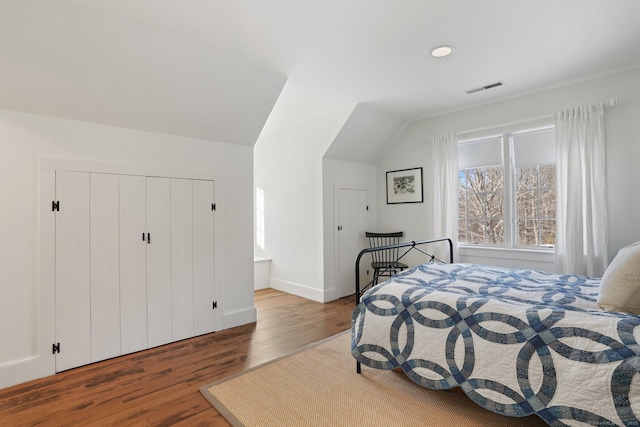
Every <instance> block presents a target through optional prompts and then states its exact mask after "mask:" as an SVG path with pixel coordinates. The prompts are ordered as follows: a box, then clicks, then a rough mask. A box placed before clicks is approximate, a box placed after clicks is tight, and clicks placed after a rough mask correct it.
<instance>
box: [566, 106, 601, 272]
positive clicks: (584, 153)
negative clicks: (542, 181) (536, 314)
mask: <svg viewBox="0 0 640 427" xmlns="http://www.w3.org/2000/svg"><path fill="white" fill-rule="evenodd" d="M554 117H555V125H556V149H557V153H556V154H557V166H556V167H557V181H558V182H557V191H558V193H557V203H558V207H557V209H558V210H557V224H556V230H557V232H556V248H555V249H556V271H557V272H558V273H564V274H582V275H587V276H591V277H601V276H602V275H603V274H604V270H605V269H606V268H607V265H608V263H609V255H608V238H607V234H608V232H607V201H606V175H605V147H604V111H603V107H602V105H588V106H585V107H580V108H574V109H570V110H566V111H561V112H558V113H556V114H555V116H554Z"/></svg>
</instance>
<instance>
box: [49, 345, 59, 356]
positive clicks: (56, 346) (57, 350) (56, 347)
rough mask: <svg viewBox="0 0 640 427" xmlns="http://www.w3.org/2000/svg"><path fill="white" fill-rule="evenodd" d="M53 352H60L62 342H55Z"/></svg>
mask: <svg viewBox="0 0 640 427" xmlns="http://www.w3.org/2000/svg"><path fill="white" fill-rule="evenodd" d="M51 353H52V354H56V353H60V343H54V344H53V346H52V348H51Z"/></svg>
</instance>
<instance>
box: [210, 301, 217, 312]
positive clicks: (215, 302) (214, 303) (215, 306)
mask: <svg viewBox="0 0 640 427" xmlns="http://www.w3.org/2000/svg"><path fill="white" fill-rule="evenodd" d="M211 305H212V306H213V310H215V309H216V308H218V301H214V302H213V304H211Z"/></svg>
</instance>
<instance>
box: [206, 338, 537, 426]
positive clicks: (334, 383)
mask: <svg viewBox="0 0 640 427" xmlns="http://www.w3.org/2000/svg"><path fill="white" fill-rule="evenodd" d="M350 337H351V336H350V335H349V333H348V332H347V333H343V334H340V335H337V336H335V337H332V338H329V339H327V340H325V341H323V342H321V343H319V344H317V345H314V346H312V347H310V348H307V349H305V350H303V351H300V352H298V353H295V354H292V355H289V356H287V357H283V358H281V359H277V360H275V361H272V362H269V363H266V364H264V365H261V366H258V367H256V368H254V369H252V370H249V371H245V372H242V373H240V374H238V375H236V376H234V377H231V378H229V379H225V380H223V381H219V382H216V383H213V384H209V385H206V386H204V387H201V388H200V392H201V393H202V394H203V395H204V397H205V398H206V399H207V400H208V401H209V402H211V404H212V405H213V406H214V407H215V408H216V410H217V411H218V412H220V414H222V416H223V417H224V418H225V419H226V420H227V421H228V422H229V423H230V424H231V425H232V426H247V427H248V426H263V427H264V426H296V427H297V426H452V427H453V426H455V427H461V426H491V427H500V426H505V427H513V426H516V425H517V426H518V427H527V426H546V424H545V422H544V421H542V419H540V418H538V417H536V416H530V417H525V418H509V417H504V416H501V415H498V414H495V413H493V412H490V411H488V410H486V409H483V408H481V407H479V406H477V405H476V404H475V403H473V402H472V401H471V400H470V399H468V398H467V397H466V396H464V395H461V394H457V393H452V392H448V391H433V390H428V389H425V388H423V387H420V386H418V385H417V384H415V383H414V382H412V381H411V380H410V379H409V378H407V377H406V376H405V375H404V374H403V373H401V372H395V371H382V370H378V369H372V368H368V367H366V366H363V367H362V373H361V374H357V373H356V369H355V364H356V363H355V359H353V357H352V356H351V352H350Z"/></svg>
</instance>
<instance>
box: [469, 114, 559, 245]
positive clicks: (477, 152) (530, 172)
mask: <svg viewBox="0 0 640 427" xmlns="http://www.w3.org/2000/svg"><path fill="white" fill-rule="evenodd" d="M458 164H459V168H460V169H459V171H458V241H459V242H460V244H461V245H481V246H501V247H507V248H532V247H535V248H553V247H554V243H555V230H556V168H555V133H554V128H553V127H546V128H542V129H536V130H524V131H510V132H505V133H503V134H500V135H497V136H492V137H486V138H476V139H468V140H466V141H463V142H461V143H460V144H459V146H458Z"/></svg>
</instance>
